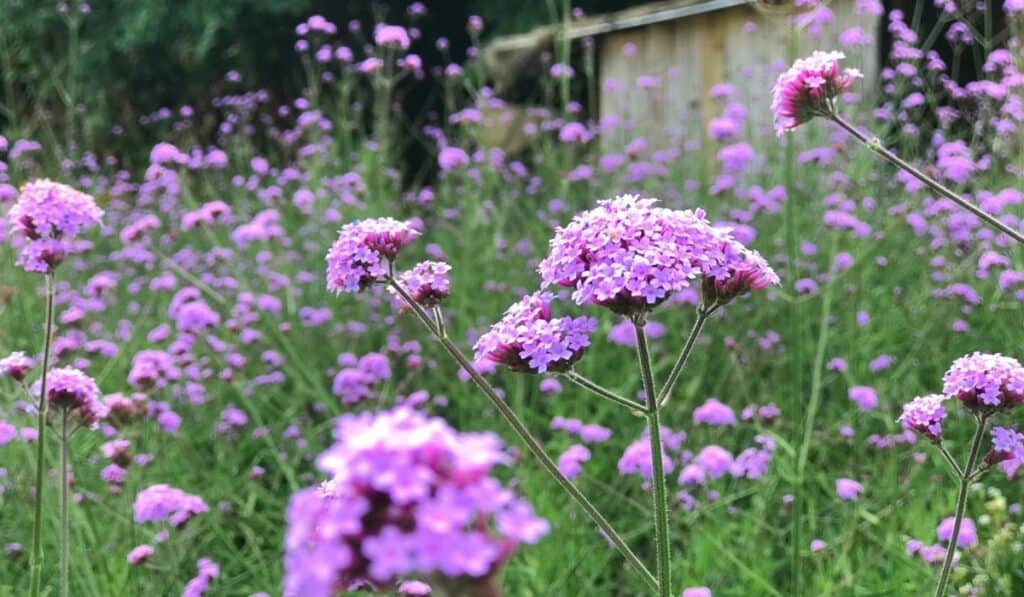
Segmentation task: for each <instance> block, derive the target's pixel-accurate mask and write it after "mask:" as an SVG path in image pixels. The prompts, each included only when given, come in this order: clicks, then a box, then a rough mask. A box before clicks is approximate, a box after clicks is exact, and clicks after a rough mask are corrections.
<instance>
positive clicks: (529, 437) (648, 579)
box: [388, 278, 658, 589]
mask: <svg viewBox="0 0 1024 597" xmlns="http://www.w3.org/2000/svg"><path fill="white" fill-rule="evenodd" d="M388 283H389V284H390V285H391V287H392V288H394V289H395V292H397V293H398V294H399V295H400V296H401V297H402V298H403V299H404V300H405V301H406V303H408V305H409V308H410V309H412V312H413V313H414V314H415V315H416V317H417V318H418V319H419V320H420V323H422V324H423V325H424V326H426V328H427V329H428V330H430V333H431V334H433V336H434V338H435V339H436V340H437V341H438V342H439V343H440V344H441V346H442V347H443V348H444V349H445V351H446V352H447V353H448V355H449V356H451V357H452V359H453V360H455V362H456V363H458V364H459V366H460V367H462V369H463V371H465V372H466V374H468V375H469V378H470V379H471V380H472V381H473V383H474V384H475V385H476V386H477V387H478V388H480V391H482V392H483V393H484V395H485V396H487V398H488V399H489V400H490V402H491V405H492V406H494V408H495V409H496V410H497V411H498V413H499V414H500V415H501V416H502V418H504V419H505V421H506V422H507V423H508V424H509V425H510V426H511V427H512V430H513V431H515V433H516V435H518V436H519V439H520V440H521V441H522V442H523V443H524V444H526V448H527V449H528V450H529V451H530V453H531V454H533V456H534V458H536V459H537V460H538V461H539V462H540V464H541V466H542V467H543V468H544V470H546V471H547V472H548V474H550V475H551V476H552V477H553V478H554V479H555V482H557V483H558V484H559V486H561V487H562V489H564V490H565V492H566V493H568V494H569V496H570V497H571V498H572V499H573V500H575V501H576V503H577V504H579V506H580V507H581V508H583V510H584V511H585V512H586V513H587V515H588V516H590V518H591V520H593V521H594V523H595V524H596V525H597V526H598V528H600V529H601V531H602V532H604V534H605V536H606V537H607V538H608V540H609V541H611V543H612V545H614V546H615V548H616V549H618V551H619V553H621V554H622V556H623V557H625V558H626V561H627V562H629V564H630V565H631V566H632V567H633V568H634V569H635V570H636V572H637V574H638V575H639V576H640V579H641V580H643V581H644V583H646V584H647V586H649V587H650V588H651V589H657V586H658V581H657V579H656V578H654V576H653V575H652V574H651V572H650V570H648V569H647V567H646V566H645V565H644V563H643V561H641V560H640V558H639V557H637V555H636V554H635V553H633V550H632V549H630V548H629V545H627V544H626V541H625V539H623V538H622V536H621V535H619V533H618V532H616V531H615V529H614V528H613V527H612V525H611V523H609V522H608V520H607V519H605V517H604V516H603V515H602V514H601V512H600V511H598V509H597V507H596V506H594V505H593V504H592V503H591V502H590V500H588V499H587V497H586V496H585V495H583V492H581V491H580V490H579V489H578V488H577V487H576V485H575V484H574V483H573V482H572V481H570V480H569V479H568V477H566V476H565V475H563V474H562V471H560V470H559V469H558V465H557V464H555V461H554V460H552V459H551V457H550V456H548V454H547V452H545V451H544V447H543V446H542V445H541V444H540V442H539V441H538V440H537V438H535V437H534V436H533V434H531V433H530V430H529V429H527V428H526V425H525V424H524V423H523V422H522V420H520V419H519V417H518V416H517V415H516V413H515V411H513V410H512V409H511V408H510V407H509V406H508V404H506V403H505V401H504V400H502V398H501V396H499V395H498V392H497V391H496V390H495V389H494V387H492V386H491V384H490V383H489V382H488V381H487V380H486V379H484V378H483V376H482V375H480V373H478V372H477V370H476V368H475V367H473V364H472V363H471V362H470V361H469V359H468V358H466V356H465V355H464V354H462V351H460V350H459V347H458V346H456V345H455V343H454V342H452V341H451V340H450V339H449V338H448V337H447V336H442V335H441V334H440V333H439V330H438V329H437V328H435V327H434V325H433V322H432V321H431V319H430V315H428V314H427V312H426V311H424V310H423V307H421V306H420V305H419V304H418V303H417V302H416V301H415V300H413V298H412V296H411V295H410V294H409V291H407V290H406V289H405V287H403V286H402V285H401V284H399V283H398V282H397V281H396V280H395V279H394V278H391V279H390V280H388Z"/></svg>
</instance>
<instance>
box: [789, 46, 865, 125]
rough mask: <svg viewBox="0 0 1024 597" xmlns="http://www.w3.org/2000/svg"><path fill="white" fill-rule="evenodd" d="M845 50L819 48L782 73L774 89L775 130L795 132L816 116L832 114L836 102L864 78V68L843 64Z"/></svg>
mask: <svg viewBox="0 0 1024 597" xmlns="http://www.w3.org/2000/svg"><path fill="white" fill-rule="evenodd" d="M845 57H846V56H845V55H844V54H843V53H842V52H822V51H820V50H817V51H815V52H814V53H812V54H811V55H810V56H808V57H807V58H801V59H799V60H797V61H796V62H794V63H793V66H792V67H790V68H789V70H787V71H786V72H784V73H782V74H781V75H779V78H778V80H777V81H776V82H775V87H774V88H773V89H772V113H773V115H774V117H775V132H776V133H777V134H779V135H782V134H784V133H785V132H787V131H791V130H793V129H795V128H796V127H798V126H800V125H801V124H803V123H805V122H807V121H808V120H810V119H812V118H814V117H815V116H826V115H828V114H831V113H832V109H833V107H832V101H833V100H834V99H835V98H836V97H838V96H839V94H840V93H842V92H843V91H846V90H847V89H849V88H850V86H851V85H853V82H854V81H855V80H856V79H858V78H860V77H862V76H863V75H862V74H861V72H860V71H858V70H857V69H853V68H844V69H841V68H840V67H839V61H840V60H842V59H843V58H845Z"/></svg>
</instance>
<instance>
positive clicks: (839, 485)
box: [836, 479, 864, 502]
mask: <svg viewBox="0 0 1024 597" xmlns="http://www.w3.org/2000/svg"><path fill="white" fill-rule="evenodd" d="M863 491H864V486H863V485H861V484H860V483H858V482H857V481H854V480H853V479H836V495H837V496H839V499H841V500H847V501H851V502H853V501H857V500H858V499H859V498H860V494H861V493H862V492H863Z"/></svg>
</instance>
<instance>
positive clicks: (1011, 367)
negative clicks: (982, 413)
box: [942, 352, 1024, 410]
mask: <svg viewBox="0 0 1024 597" xmlns="http://www.w3.org/2000/svg"><path fill="white" fill-rule="evenodd" d="M942 382H943V385H942V392H943V393H944V394H946V395H947V396H951V397H953V398H956V399H957V400H959V401H960V402H962V403H963V404H964V406H966V407H967V408H969V409H972V410H973V409H979V408H988V409H994V408H1006V407H1011V406H1014V405H1017V404H1021V403H1024V367H1022V366H1021V364H1020V362H1018V361H1017V359H1014V358H1010V357H1006V356H1003V355H1001V354H988V353H982V352H975V353H973V354H970V355H967V356H963V357H960V358H959V359H957V360H955V361H953V365H952V366H951V367H950V368H949V371H947V372H946V374H945V375H944V376H943V378H942Z"/></svg>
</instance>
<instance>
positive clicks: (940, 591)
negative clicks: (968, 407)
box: [935, 415, 987, 597]
mask: <svg viewBox="0 0 1024 597" xmlns="http://www.w3.org/2000/svg"><path fill="white" fill-rule="evenodd" d="M986 422H987V418H986V416H985V415H981V416H980V417H978V429H977V430H976V431H975V432H974V442H973V443H971V455H970V457H968V459H967V466H966V467H964V472H963V475H962V476H961V477H960V493H959V494H958V495H957V498H956V514H955V515H954V518H953V534H952V535H950V537H949V546H948V547H947V548H946V559H945V561H944V562H943V563H942V573H941V574H940V575H939V584H938V585H937V586H936V587H935V597H944V596H945V594H946V583H947V582H949V572H950V571H951V570H952V569H953V556H955V555H956V542H957V540H958V539H959V538H960V523H962V522H963V520H964V509H965V508H966V507H967V491H968V490H969V489H970V486H971V473H972V472H973V471H974V466H975V465H976V464H977V462H978V455H979V454H981V441H982V439H984V436H985V423H986Z"/></svg>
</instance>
